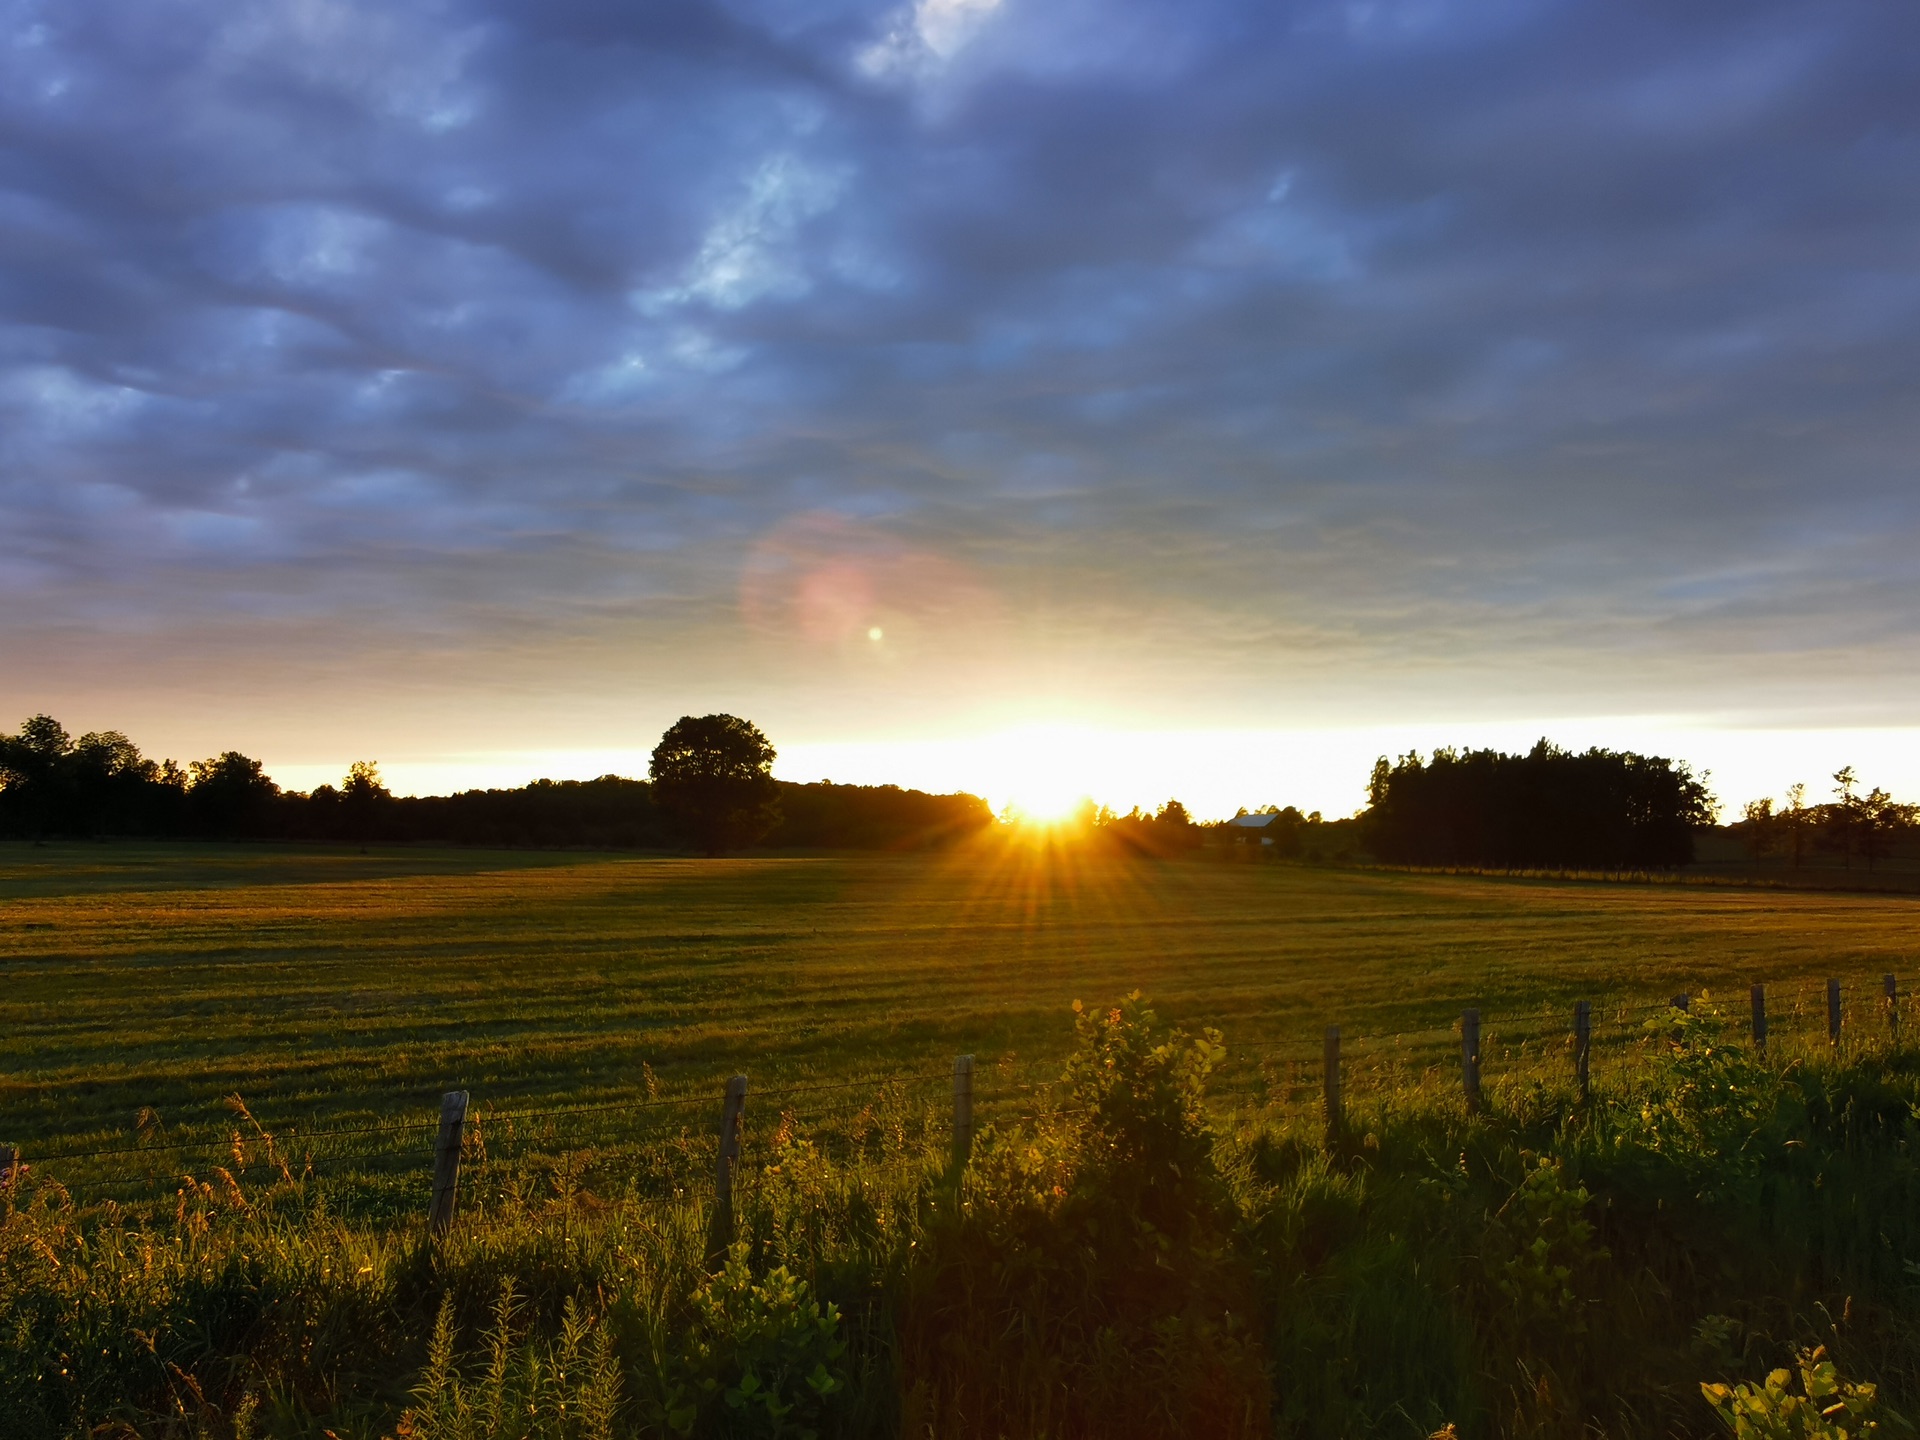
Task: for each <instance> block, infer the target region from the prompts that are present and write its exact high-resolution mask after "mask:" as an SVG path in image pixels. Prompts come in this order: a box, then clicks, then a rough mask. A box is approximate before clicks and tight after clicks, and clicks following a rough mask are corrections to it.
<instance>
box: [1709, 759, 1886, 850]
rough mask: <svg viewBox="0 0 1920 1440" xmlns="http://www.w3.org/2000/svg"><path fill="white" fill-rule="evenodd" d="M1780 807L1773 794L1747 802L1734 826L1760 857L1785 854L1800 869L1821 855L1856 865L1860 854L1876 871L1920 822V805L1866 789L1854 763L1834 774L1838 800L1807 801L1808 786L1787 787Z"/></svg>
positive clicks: (1876, 790)
mask: <svg viewBox="0 0 1920 1440" xmlns="http://www.w3.org/2000/svg"><path fill="white" fill-rule="evenodd" d="M1786 802H1787V803H1786V804H1785V805H1784V806H1782V807H1780V808H1778V809H1776V808H1775V807H1774V803H1773V800H1772V799H1771V797H1769V798H1767V799H1763V800H1751V801H1749V802H1747V805H1746V806H1745V808H1744V810H1743V811H1742V814H1741V817H1740V819H1739V821H1738V822H1737V823H1736V824H1735V825H1734V827H1733V828H1734V829H1735V830H1736V831H1738V832H1739V833H1740V835H1741V836H1742V838H1743V839H1745V841H1746V842H1747V849H1748V851H1749V853H1751V854H1752V856H1753V858H1754V859H1756V860H1760V859H1765V858H1767V857H1768V856H1779V857H1781V858H1783V859H1785V860H1786V861H1787V862H1788V863H1789V864H1790V865H1792V866H1794V867H1795V868H1796V869H1797V868H1798V867H1799V866H1801V865H1803V864H1805V863H1806V861H1807V860H1808V858H1809V857H1810V856H1812V855H1813V854H1815V853H1824V854H1828V855H1837V856H1839V857H1840V859H1841V863H1842V864H1843V865H1845V866H1846V867H1847V868H1849V869H1851V868H1852V866H1853V862H1854V860H1855V858H1856V857H1857V858H1859V859H1861V860H1864V861H1865V862H1866V866H1867V869H1869V870H1872V869H1873V868H1874V867H1875V866H1876V865H1877V864H1879V862H1880V861H1881V860H1883V859H1884V858H1886V855H1887V852H1888V850H1889V849H1891V848H1892V845H1893V843H1894V841H1895V840H1896V839H1898V838H1899V836H1901V835H1902V834H1904V833H1906V832H1908V831H1911V830H1913V829H1914V828H1915V826H1916V825H1920V805H1911V804H1907V803H1905V802H1903V801H1899V800H1895V799H1894V798H1893V796H1891V795H1889V794H1888V793H1887V792H1886V791H1885V790H1882V789H1881V788H1880V787H1879V786H1878V785H1876V786H1874V787H1873V788H1872V789H1871V790H1866V791H1862V789H1861V787H1860V780H1859V777H1858V776H1856V775H1855V774H1854V771H1853V767H1852V766H1851V765H1846V766H1842V767H1841V768H1840V769H1838V770H1836V771H1834V773H1833V799H1831V800H1829V801H1825V802H1823V803H1822V802H1816V803H1814V804H1812V805H1809V804H1808V803H1807V787H1806V786H1805V785H1804V784H1794V785H1789V786H1788V787H1787V795H1786Z"/></svg>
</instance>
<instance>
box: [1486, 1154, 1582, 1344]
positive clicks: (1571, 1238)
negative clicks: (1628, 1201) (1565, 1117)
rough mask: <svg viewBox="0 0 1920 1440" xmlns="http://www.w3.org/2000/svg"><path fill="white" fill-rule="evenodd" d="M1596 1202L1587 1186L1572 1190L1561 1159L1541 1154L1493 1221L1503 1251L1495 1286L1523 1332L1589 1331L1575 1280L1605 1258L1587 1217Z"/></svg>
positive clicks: (1494, 1278) (1564, 1332) (1497, 1261)
mask: <svg viewBox="0 0 1920 1440" xmlns="http://www.w3.org/2000/svg"><path fill="white" fill-rule="evenodd" d="M1592 1201H1593V1196H1592V1195H1590V1194H1589V1193H1588V1192H1587V1188H1586V1186H1584V1185H1576V1186H1573V1187H1571V1188H1569V1187H1568V1185H1567V1183H1566V1176H1565V1171H1564V1169H1563V1168H1562V1165H1561V1163H1560V1161H1558V1160H1556V1159H1554V1158H1552V1157H1550V1156H1546V1155H1542V1156H1539V1157H1538V1158H1537V1159H1536V1160H1535V1162H1534V1165H1533V1167H1532V1168H1531V1169H1530V1170H1528V1171H1527V1173H1526V1177H1525V1178H1524V1179H1523V1180H1522V1181H1521V1182H1520V1184H1519V1186H1518V1187H1517V1188H1516V1189H1515V1190H1514V1192H1513V1195H1512V1196H1511V1197H1510V1198H1509V1199H1508V1201H1507V1203H1506V1204H1505V1205H1503V1206H1501V1208H1500V1210H1499V1211H1498V1212H1497V1213H1496V1214H1495V1216H1494V1217H1493V1224H1492V1226H1491V1227H1490V1229H1491V1230H1492V1231H1493V1233H1494V1234H1495V1235H1497V1236H1498V1238H1499V1241H1500V1242H1503V1243H1501V1244H1500V1245H1499V1249H1500V1250H1501V1251H1503V1252H1504V1253H1502V1254H1500V1257H1499V1258H1498V1259H1497V1260H1496V1261H1495V1263H1494V1265H1493V1281H1494V1285H1495V1288H1496V1289H1497V1290H1498V1291H1499V1292H1500V1294H1501V1295H1502V1296H1504V1297H1505V1299H1506V1300H1507V1302H1508V1304H1509V1305H1510V1306H1511V1310H1510V1311H1509V1314H1510V1316H1511V1318H1512V1320H1513V1321H1514V1322H1515V1323H1516V1324H1517V1325H1519V1326H1521V1327H1522V1328H1530V1327H1538V1326H1550V1327H1552V1328H1553V1329H1554V1330H1555V1331H1557V1332H1559V1333H1562V1334H1579V1333H1581V1332H1582V1331H1584V1330H1585V1329H1586V1319H1585V1317H1584V1316H1583V1315H1582V1313H1581V1308H1580V1296H1579V1294H1578V1293H1577V1292H1576V1290H1575V1281H1576V1278H1577V1277H1578V1276H1580V1275H1582V1274H1583V1273H1586V1272H1588V1271H1590V1270H1591V1269H1592V1268H1593V1267H1594V1266H1595V1265H1597V1264H1599V1263H1600V1262H1601V1261H1603V1260H1605V1259H1606V1258H1607V1252H1606V1250H1605V1248H1604V1247H1601V1246H1596V1245H1595V1244H1594V1243H1593V1237H1594V1228H1593V1224H1592V1222H1591V1221H1589V1220H1588V1219H1587V1214H1586V1211H1587V1206H1588V1205H1589V1204H1591V1203H1592Z"/></svg>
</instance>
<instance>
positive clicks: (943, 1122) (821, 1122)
mask: <svg viewBox="0 0 1920 1440" xmlns="http://www.w3.org/2000/svg"><path fill="white" fill-rule="evenodd" d="M1737 1000H1738V1003H1734V1002H1733V1000H1732V999H1731V998H1729V999H1722V998H1721V997H1714V1002H1713V1003H1714V1008H1716V1009H1717V1011H1718V1013H1719V1014H1720V1016H1721V1018H1722V1021H1723V1023H1724V1024H1725V1025H1726V1026H1727V1027H1728V1033H1729V1037H1730V1038H1733V1039H1737V1040H1741V1041H1743V1042H1744V1043H1746V1044H1748V1045H1750V1046H1753V1047H1756V1048H1758V1049H1760V1050H1762V1051H1763V1052H1764V1053H1765V1054H1766V1055H1767V1056H1768V1057H1769V1058H1770V1059H1772V1060H1774V1061H1777V1062H1779V1063H1783V1064H1785V1063H1791V1062H1792V1061H1794V1060H1796V1059H1801V1058H1805V1057H1807V1056H1810V1055H1814V1054H1829V1055H1830V1054H1835V1053H1839V1054H1847V1053H1852V1052H1857V1051H1859V1050H1861V1049H1863V1048H1864V1047H1873V1046H1880V1047H1885V1046H1891V1045H1895V1044H1898V1043H1900V1040H1901V1026H1902V1020H1903V1015H1902V1000H1903V997H1902V994H1901V992H1900V990H1899V988H1898V986H1897V984H1896V983H1895V978H1894V977H1893V976H1890V975H1889V976H1884V977H1880V979H1879V981H1878V983H1875V984H1871V985H1861V984H1853V985H1846V986H1843V985H1841V983H1840V982H1839V981H1837V980H1828V981H1826V982H1825V985H1824V988H1821V989H1815V988H1813V987H1808V986H1798V987H1784V986H1783V987H1778V989H1777V990H1776V992H1775V994H1774V995H1773V996H1772V997H1771V998H1769V997H1768V995H1767V993H1766V991H1765V990H1764V989H1763V988H1762V987H1759V986H1755V987H1753V991H1752V993H1751V994H1750V995H1743V996H1739V997H1737ZM1698 1003H1699V997H1696V996H1694V995H1676V996H1671V997H1668V998H1666V999H1655V998H1652V997H1645V996H1640V997H1634V998H1630V999H1625V1000H1618V1001H1613V1002H1609V1003H1605V1004H1590V1005H1580V1006H1575V1005H1562V1006H1551V1005H1542V1006H1537V1007H1534V1008H1532V1009H1529V1010H1515V1011H1506V1012H1504V1013H1500V1012H1488V1013H1486V1014H1484V1015H1483V1014H1482V1013H1481V1012H1479V1011H1478V1010H1475V1009H1471V1008H1468V1009H1463V1010H1462V1012H1461V1013H1460V1015H1459V1016H1458V1017H1457V1018H1454V1019H1453V1020H1451V1021H1450V1022H1449V1023H1437V1024H1432V1025H1429V1026H1426V1027H1422V1028H1418V1029H1408V1030H1400V1031H1396V1032H1393V1033H1389V1034H1372V1035H1369V1034H1364V1033H1348V1032H1347V1030H1346V1029H1345V1028H1344V1027H1326V1030H1325V1033H1324V1034H1322V1035H1314V1034H1313V1033H1311V1032H1310V1031H1308V1030H1306V1029H1304V1028H1303V1029H1302V1030H1301V1032H1299V1040H1298V1041H1297V1042H1295V1043H1294V1044H1293V1045H1290V1046H1287V1047H1283V1048H1275V1049H1273V1050H1272V1051H1270V1052H1267V1053H1263V1054H1261V1055H1260V1056H1259V1057H1258V1059H1257V1061H1256V1062H1254V1063H1252V1064H1242V1065H1241V1066H1239V1067H1237V1069H1236V1070H1235V1071H1234V1073H1233V1074H1232V1075H1231V1076H1223V1077H1222V1078H1223V1080H1224V1081H1226V1083H1224V1084H1222V1085H1221V1086H1219V1087H1217V1089H1216V1093H1215V1097H1214V1103H1215V1104H1216V1105H1218V1106H1219V1107H1220V1108H1221V1109H1222V1110H1223V1111H1224V1112H1230V1113H1239V1114H1241V1115H1243V1116H1244V1115H1246V1114H1247V1113H1249V1112H1252V1113H1253V1114H1255V1115H1257V1116H1258V1117H1259V1118H1260V1119H1261V1120H1262V1121H1263V1123H1278V1124H1285V1125H1301V1124H1319V1123H1324V1124H1326V1125H1328V1126H1329V1128H1337V1127H1338V1126H1339V1125H1340V1124H1342V1123H1343V1122H1344V1120H1345V1117H1346V1116H1347V1115H1348V1114H1349V1113H1350V1112H1355V1111H1360V1110H1366V1109H1369V1108H1370V1107H1372V1108H1377V1107H1380V1106H1383V1105H1387V1104H1390V1103H1394V1102H1396V1101H1404V1100H1406V1099H1407V1098H1408V1097H1409V1095H1410V1094H1418V1095H1424V1096H1425V1097H1426V1098H1427V1099H1428V1100H1429V1101H1431V1100H1435V1099H1445V1098H1446V1097H1448V1096H1449V1095H1451V1096H1452V1097H1455V1098H1457V1099H1458V1100H1459V1101H1460V1102H1461V1103H1464V1104H1467V1105H1470V1106H1471V1105H1475V1104H1489V1103H1493V1104H1497V1103H1500V1102H1501V1101H1502V1099H1503V1097H1505V1096H1506V1095H1507V1094H1508V1093H1509V1092H1512V1091H1514V1090H1516V1089H1524V1088H1532V1089H1535V1090H1540V1089H1553V1090H1558V1091H1561V1092H1567V1093H1571V1092H1572V1091H1573V1090H1574V1089H1575V1088H1576V1087H1578V1088H1579V1089H1580V1090H1581V1091H1582V1092H1584V1091H1585V1090H1586V1089H1588V1088H1590V1089H1591V1090H1593V1091H1598V1092H1606V1091H1617V1090H1624V1089H1626V1088H1628V1087H1629V1086H1631V1085H1632V1084H1633V1083H1634V1078H1635V1075H1636V1073H1638V1072H1641V1071H1643V1070H1644V1069H1645V1067H1646V1065H1647V1062H1648V1060H1649V1059H1650V1058H1652V1057H1653V1056H1655V1055H1657V1054H1659V1053H1662V1052H1663V1051H1664V1050H1665V1049H1666V1047H1667V1036H1668V1034H1669V1032H1670V1031H1671V1028H1672V1027H1671V1025H1669V1024H1668V1023H1667V1022H1669V1021H1671V1020H1673V1019H1674V1013H1675V1010H1676V1007H1677V1008H1680V1009H1686V1008H1689V1007H1694V1006H1696V1005H1697V1004H1698ZM963 1070H964V1080H963V1079H962V1072H963ZM646 1079H647V1088H646V1089H645V1090H643V1091H642V1092H641V1093H638V1094H635V1095H632V1096H621V1097H617V1098H609V1099H605V1100H590V1101H585V1102H568V1103H561V1104H556V1105H546V1106H541V1105H527V1104H522V1103H518V1102H517V1101H513V1100H508V1101H504V1102H501V1103H497V1104H496V1103H490V1102H489V1101H487V1100H486V1099H485V1098H484V1097H482V1098H481V1099H480V1101H479V1103H477V1104H473V1103H470V1099H469V1097H468V1096H467V1095H466V1094H465V1093H464V1092H455V1094H450V1095H449V1096H448V1097H447V1101H448V1103H449V1105H451V1103H452V1102H453V1101H454V1100H455V1098H456V1096H457V1098H458V1107H457V1116H455V1118H453V1119H452V1120H451V1121H450V1119H449V1117H450V1116H452V1115H455V1112H454V1110H452V1109H449V1108H443V1111H442V1114H441V1116H440V1118H439V1119H438V1121H434V1120H430V1119H425V1118H404V1119H366V1120H359V1119H356V1118H352V1117H348V1118H343V1119H339V1120H335V1121H332V1122H325V1123H323V1122H317V1121H313V1120H303V1121H286V1122H280V1123H268V1122H263V1121H261V1120H258V1119H256V1117H255V1116H254V1115H253V1114H252V1113H251V1112H250V1111H249V1110H248V1109H247V1108H246V1106H245V1105H244V1104H243V1103H241V1102H240V1101H239V1099H238V1097H234V1098H233V1099H230V1100H229V1101H228V1102H227V1111H226V1113H225V1114H224V1115H222V1116H221V1117H220V1119H219V1121H218V1122H217V1123H209V1122H207V1121H202V1122H201V1123H199V1124H198V1125H192V1126H188V1127H183V1128H181V1129H177V1130H174V1131H172V1132H168V1131H166V1130H163V1129H162V1128H161V1126H160V1125H159V1124H158V1122H157V1120H156V1119H155V1118H154V1117H153V1113H152V1112H151V1111H143V1112H142V1117H143V1121H142V1123H141V1124H140V1125H139V1126H137V1127H136V1129H135V1130H134V1132H133V1133H131V1134H127V1133H120V1134H100V1133H98V1132H96V1133H95V1134H94V1135H92V1136H76V1137H72V1138H69V1139H66V1140H50V1141H47V1142H46V1143H45V1148H41V1147H40V1146H37V1145H36V1146H31V1147H26V1146H7V1145H0V1185H5V1186H7V1187H13V1186H16V1185H17V1184H18V1183H19V1181H20V1179H21V1177H22V1176H23V1175H24V1174H28V1173H34V1174H37V1175H38V1176H39V1177H41V1178H43V1179H53V1180H56V1181H58V1182H59V1183H60V1184H61V1185H62V1186H64V1187H65V1188H66V1189H67V1190H68V1191H69V1193H71V1194H75V1195H84V1196H85V1197H86V1198H87V1199H88V1200H89V1201H100V1202H104V1201H111V1202H114V1203H118V1204H124V1203H133V1202H138V1201H141V1200H155V1199H159V1198H162V1197H165V1196H169V1195H171V1194H173V1193H174V1192H175V1191H176V1190H178V1189H180V1188H182V1187H184V1186H186V1185H195V1186H205V1185H208V1184H211V1183H213V1182H215V1181H218V1183H220V1184H233V1185H240V1184H243V1183H244V1184H260V1183H265V1184H269V1185H271V1184H273V1183H275V1182H278V1183H282V1184H289V1183H296V1182H298V1183H302V1184H304V1183H308V1182H319V1183H321V1184H323V1185H337V1186H342V1187H346V1188H348V1189H351V1190H352V1191H354V1192H355V1193H356V1194H358V1195H359V1196H360V1198H361V1200H362V1201H363V1202H365V1203H370V1204H372V1205H373V1206H374V1208H376V1209H378V1208H387V1209H391V1210H394V1211H396V1212H397V1211H404V1210H409V1209H417V1208H419V1207H421V1206H423V1205H426V1204H427V1203H428V1202H429V1200H430V1199H432V1197H438V1196H441V1195H442V1194H443V1193H444V1196H445V1199H444V1201H440V1200H438V1199H434V1200H433V1206H434V1213H435V1214H439V1213H440V1206H441V1205H442V1204H444V1205H445V1206H446V1207H447V1209H446V1213H447V1214H449V1215H450V1214H451V1206H452V1204H453V1199H452V1197H453V1194H454V1192H455V1189H456V1187H457V1189H458V1191H459V1193H460V1194H461V1196H462V1197H465V1198H466V1199H468V1200H469V1201H479V1202H481V1203H485V1202H486V1201H487V1200H489V1199H504V1198H507V1197H509V1196H512V1195H515V1194H521V1193H523V1192H524V1190H525V1186H526V1184H527V1182H528V1179H529V1177H533V1176H547V1177H551V1178H552V1180H553V1182H554V1184H555V1185H556V1187H557V1188H558V1189H560V1190H563V1191H566V1192H568V1193H572V1192H575V1191H578V1190H584V1189H590V1190H599V1191H607V1190H617V1189H622V1188H629V1189H638V1190H642V1191H646V1192H650V1193H660V1194H685V1193H689V1192H693V1191H697V1190H701V1189H704V1188H706V1187H708V1186H718V1187H719V1188H720V1190H721V1191H723V1192H726V1191H728V1189H729V1186H730V1184H731V1175H732V1174H734V1173H739V1174H742V1175H744V1176H753V1175H756V1174H757V1173H759V1172H760V1171H761V1170H763V1169H765V1168H766V1167H767V1166H768V1165H770V1164H773V1163H774V1162H775V1161H776V1160H777V1159H778V1158H779V1157H780V1156H781V1155H783V1154H787V1153H790V1150H789V1147H792V1146H794V1145H796V1144H798V1145H804V1146H806V1147H808V1148H809V1149H810V1150H811V1151H812V1152H813V1153H817V1154H818V1155H820V1156H821V1157H822V1158H824V1159H827V1160H831V1161H834V1162H839V1163H848V1162H855V1161H869V1162H879V1161H885V1160H888V1159H892V1160H896V1161H897V1160H902V1159H905V1160H909V1161H913V1162H916V1163H919V1162H924V1161H926V1160H927V1159H929V1158H935V1159H937V1158H940V1157H943V1156H952V1157H959V1158H962V1159H964V1156H965V1154H966V1152H967V1149H968V1147H969V1146H970V1145H971V1141H972V1137H973V1135H974V1133H975V1132H976V1131H977V1130H978V1129H980V1128H983V1127H985V1126H988V1125H993V1126H1002V1127H1004V1126H1009V1125H1033V1124H1036V1123H1038V1122H1042V1121H1045V1120H1048V1119H1049V1118H1069V1117H1072V1116H1075V1115H1078V1114H1080V1113H1082V1112H1080V1111H1079V1110H1078V1109H1076V1108H1075V1107H1073V1106H1071V1105H1070V1104H1068V1103H1067V1102H1068V1101H1069V1100H1070V1098H1071V1097H1070V1096H1069V1095H1068V1094H1067V1093H1066V1092H1065V1090H1064V1088H1063V1086H1062V1085H1061V1083H1060V1081H1059V1079H1058V1067H1057V1065H1055V1066H1053V1067H1051V1068H1048V1067H1046V1066H1045V1064H1044V1062H1034V1061H1030V1060H1029V1061H1020V1060H1017V1059H1015V1058H1014V1057H1011V1056H1008V1057H1003V1058H1002V1059H1000V1060H998V1061H994V1062H991V1063H984V1064H982V1065H981V1066H980V1068H979V1070H978V1071H977V1072H976V1071H975V1069H974V1067H973V1057H970V1056H969V1057H961V1060H960V1062H957V1063H956V1065H955V1067H954V1069H953V1070H951V1071H948V1070H940V1071H935V1070H931V1069H929V1070H921V1071H911V1072H906V1073H888V1074H875V1075H866V1076H860V1077H857V1078H852V1079H845V1080H832V1081H803V1082H801V1083H791V1084H785V1085H778V1084H776V1085H775V1086H773V1087H772V1088H770V1089H768V1090H766V1091H762V1092H753V1091H752V1090H751V1089H748V1090H747V1091H746V1092H745V1095H744V1098H743V1101H742V1103H741V1105H740V1106H739V1107H737V1108H734V1107H731V1106H730V1105H729V1103H728V1102H727V1101H726V1100H724V1099H723V1095H724V1094H725V1093H726V1092H725V1091H724V1090H723V1087H721V1086H720V1085H717V1084H716V1085H713V1086H711V1087H703V1088H700V1089H697V1090H696V1089H686V1090H682V1091H680V1092H678V1093H674V1094H661V1093H659V1089H658V1086H657V1083H656V1082H655V1081H654V1080H653V1077H652V1073H651V1071H648V1072H646ZM737 1083H739V1082H737ZM729 1146H731V1147H732V1149H731V1159H728V1158H727V1156H728V1154H729V1151H728V1147H729Z"/></svg>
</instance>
